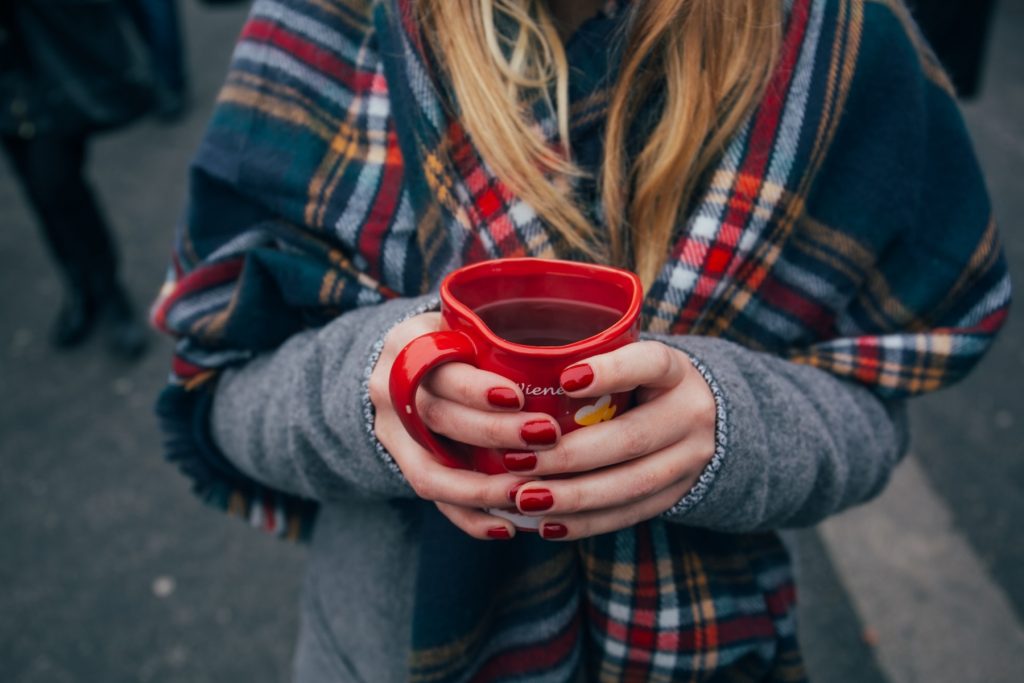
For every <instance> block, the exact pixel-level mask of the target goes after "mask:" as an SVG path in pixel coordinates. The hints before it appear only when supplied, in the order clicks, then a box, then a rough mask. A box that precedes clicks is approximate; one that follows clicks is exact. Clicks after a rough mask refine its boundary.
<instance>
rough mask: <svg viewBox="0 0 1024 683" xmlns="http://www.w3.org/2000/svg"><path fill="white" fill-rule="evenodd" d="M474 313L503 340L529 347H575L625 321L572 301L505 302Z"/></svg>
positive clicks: (592, 305) (597, 306)
mask: <svg viewBox="0 0 1024 683" xmlns="http://www.w3.org/2000/svg"><path fill="white" fill-rule="evenodd" d="M474 312H475V313H476V314H477V315H478V316H480V319H481V320H483V321H484V324H485V325H487V327H489V328H490V329H491V331H492V332H494V333H495V334H496V335H498V336H499V337H501V338H502V339H505V340H507V341H510V342H512V343H513V344H524V345H526V346H564V345H566V344H573V343H575V342H578V341H581V340H583V339H587V338H589V337H593V336H594V335H595V334H598V333H599V332H603V331H604V330H606V329H608V328H609V327H611V326H612V325H614V324H615V322H616V321H617V320H618V319H619V318H621V317H622V312H621V311H619V310H616V309H614V308H609V307H607V306H602V305H600V304H595V303H590V302H586V301H574V300H572V299H503V300H501V301H494V302H491V303H488V304H484V305H483V306H480V307H479V308H477V309H476V310H475V311H474Z"/></svg>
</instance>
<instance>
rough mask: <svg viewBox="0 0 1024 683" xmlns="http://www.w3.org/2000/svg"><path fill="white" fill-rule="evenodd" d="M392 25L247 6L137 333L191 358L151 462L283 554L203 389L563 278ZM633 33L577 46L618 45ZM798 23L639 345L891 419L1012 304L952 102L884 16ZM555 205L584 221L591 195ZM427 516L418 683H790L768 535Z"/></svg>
mask: <svg viewBox="0 0 1024 683" xmlns="http://www.w3.org/2000/svg"><path fill="white" fill-rule="evenodd" d="M410 2H411V0H387V1H381V2H371V0H259V1H258V2H256V3H255V5H254V7H253V10H252V15H251V17H250V20H249V21H248V23H247V24H246V26H245V28H244V29H243V31H242V34H241V37H240V39H239V43H238V46H237V48H236V51H235V55H234V58H233V61H232V67H231V71H230V73H229V75H228V79H227V82H226V84H225V86H224V89H223V90H222V93H221V96H220V99H219V102H218V107H217V110H216V111H215V113H214V116H213V118H212V120H211V122H210V126H209V130H208V133H207V135H206V137H205V138H204V141H203V144H202V146H201V148H200V150H199V153H198V154H197V157H196V160H195V163H194V165H193V168H192V177H191V193H190V210H189V212H188V215H187V217H186V220H185V221H184V223H183V225H182V226H181V228H180V230H179V234H178V239H177V242H176V247H175V250H174V253H173V255H172V265H171V268H170V270H169V273H168V278H167V283H166V284H165V286H164V288H163V289H162V291H161V295H160V297H159V299H158V301H157V303H156V304H155V305H154V310H153V320H154V323H155V324H156V325H157V326H158V327H160V328H161V329H163V330H165V331H167V332H168V333H170V334H173V335H174V336H176V337H177V338H178V340H179V341H178V344H177V347H176V354H175V359H174V361H173V364H172V372H171V377H170V381H169V383H168V387H167V389H166V390H165V391H164V392H163V394H162V396H161V399H160V401H159V404H158V411H159V413H160V414H161V417H162V419H163V424H164V429H165V431H166V433H167V435H168V441H169V443H168V456H169V458H170V459H171V460H173V461H176V462H177V463H178V464H179V466H180V467H181V468H182V469H183V470H184V471H185V473H186V474H187V475H188V476H190V477H191V478H192V479H193V480H194V481H195V486H196V489H197V492H198V493H199V494H200V495H201V496H202V497H204V498H205V499H206V500H207V501H208V502H211V503H213V504H215V505H217V506H218V507H221V508H222V509H225V510H228V511H232V512H235V513H238V514H242V515H244V516H246V517H248V518H249V519H250V521H251V522H252V523H253V524H255V525H258V526H261V527H263V528H265V529H267V530H268V531H271V532H273V533H277V534H280V535H287V536H292V537H297V536H302V535H304V534H305V533H308V530H309V525H310V524H311V523H312V520H313V517H314V515H315V510H316V503H315V502H312V501H305V500H300V499H296V498H293V497H290V496H285V495H283V494H280V493H278V492H275V491H273V490H271V489H268V488H267V487H265V486H263V485H261V484H259V483H257V482H253V481H252V480H249V479H248V478H246V477H245V476H243V475H242V474H241V473H239V472H238V471H237V470H236V469H235V468H234V467H233V466H232V465H231V464H230V463H229V462H228V461H227V460H226V458H224V456H223V455H222V454H220V453H219V452H218V451H217V449H216V447H215V446H214V445H213V443H212V440H211V439H210V438H209V435H208V433H207V428H206V426H205V425H206V420H205V416H206V411H208V408H209V401H210V397H211V395H212V392H211V390H210V389H211V387H212V386H213V385H214V382H215V381H216V376H217V371H218V370H219V369H220V368H223V367H226V366H228V365H231V364H237V363H241V362H244V361H246V360H247V359H249V358H251V357H252V355H253V354H255V353H259V352H261V351H266V350H270V349H273V348H275V347H276V346H277V345H279V344H280V343H281V342H282V341H284V340H285V339H287V338H288V337H289V336H291V335H292V334H294V333H295V332H297V331H299V330H301V329H304V328H307V327H314V326H318V325H322V324H324V323H325V322H327V321H329V320H330V319H331V318H333V317H335V316H337V315H339V314H341V313H343V312H344V311H347V310H351V309H353V308H355V307H359V306H367V305H375V304H378V303H380V302H382V301H384V300H386V299H388V298H391V297H394V296H411V295H415V294H419V293H423V292H427V291H429V290H431V289H432V288H433V287H435V286H436V285H437V284H438V283H439V281H440V279H441V278H442V277H443V276H444V274H446V273H447V272H450V271H451V270H452V269H454V268H456V267H458V266H459V265H462V264H464V263H468V262H472V261H477V260H481V259H488V258H499V257H506V256H521V255H532V256H554V255H556V254H557V255H559V256H562V257H566V256H570V257H571V256H573V255H572V254H567V253H565V252H564V247H563V246H562V245H560V244H558V243H557V240H555V239H554V238H553V236H552V235H551V234H550V233H549V232H548V231H547V230H546V229H545V227H544V225H543V223H542V222H541V221H540V220H539V219H538V217H537V215H536V213H535V212H534V211H533V210H532V209H531V208H530V207H529V206H527V205H526V204H525V203H523V202H522V201H521V200H519V199H517V198H516V197H515V196H514V194H513V193H512V192H511V191H510V190H509V188H508V187H507V186H506V185H505V184H504V183H502V182H501V181H500V180H499V179H497V178H495V177H494V175H493V173H491V172H490V171H489V169H487V167H486V166H485V164H483V162H482V160H481V159H480V157H479V154H478V153H477V152H476V150H475V149H474V147H473V145H472V143H471V141H470V140H469V139H468V137H467V135H466V133H465V131H464V130H463V129H462V128H461V126H460V125H459V123H458V121H457V120H455V119H453V118H452V117H451V116H450V115H449V112H451V111H452V110H453V107H454V105H453V103H451V102H450V101H448V99H447V98H448V94H447V93H446V92H445V86H444V84H443V83H440V82H438V79H437V78H436V76H435V75H434V70H433V69H432V65H431V58H430V56H429V54H427V53H426V52H425V50H424V48H423V45H422V43H421V40H420V38H419V34H418V32H417V31H416V29H415V26H413V22H412V19H411V16H412V15H411V12H410ZM625 5H626V3H625V1H624V0H622V1H621V2H610V3H609V6H608V8H607V10H606V14H605V16H604V17H603V18H600V19H598V20H596V21H594V22H591V23H590V24H588V25H587V26H586V27H584V28H585V29H586V30H588V31H592V32H594V33H595V34H596V35H598V38H600V37H601V35H602V34H601V32H602V31H603V32H604V33H603V37H604V38H608V37H609V36H610V35H611V32H612V31H614V30H616V28H617V27H618V26H619V25H620V22H621V21H622V20H623V19H622V17H623V16H628V14H627V12H626V11H625V10H624V7H625ZM786 7H787V12H788V16H787V23H786V27H785V38H784V44H783V52H782V54H781V58H780V64H779V68H778V69H777V71H776V73H775V75H774V77H773V79H772V82H771V85H770V87H769V88H768V91H767V93H766V95H765V97H764V98H763V101H762V102H761V104H760V105H759V106H758V108H757V109H756V110H755V111H754V112H753V113H752V114H751V116H750V117H749V119H748V121H747V122H746V124H745V125H744V126H743V127H742V129H741V130H740V131H739V133H738V134H737V135H736V136H735V137H734V139H733V140H732V142H731V144H730V145H729V146H728V148H727V150H726V151H725V153H724V154H723V155H722V158H721V160H720V162H719V163H718V166H717V168H716V169H714V171H713V172H712V173H711V174H709V180H708V183H707V187H706V188H705V189H704V191H703V194H702V195H701V196H699V197H698V199H697V201H696V202H695V204H694V205H693V209H692V211H691V213H690V215H689V217H688V218H687V220H686V221H684V222H683V224H682V225H681V226H680V228H679V232H678V235H677V240H676V242H675V244H674V246H673V248H672V250H671V252H670V253H669V254H668V255H667V258H666V262H665V265H664V267H663V269H662V271H661V272H660V274H659V276H658V278H657V280H656V282H655V283H654V284H653V286H652V287H651V288H650V290H649V292H648V294H647V297H646V300H645V305H644V310H643V322H644V325H645V327H646V328H647V329H648V330H650V331H654V332H671V333H675V334H701V335H710V336H721V337H723V338H727V339H730V340H732V341H736V342H738V343H740V344H742V345H744V346H746V347H748V348H751V349H755V350H762V351H766V352H770V353H776V354H780V355H784V356H786V357H788V358H790V359H791V360H793V361H794V362H801V363H806V364H810V365H813V366H816V367H819V368H821V369H823V370H826V371H828V372H831V373H834V374H836V375H838V376H841V377H845V378H849V379H851V380H853V381H857V382H860V383H863V384H865V385H867V386H869V387H870V388H871V389H872V390H874V391H875V392H877V393H878V394H879V395H880V396H882V397H884V398H886V399H889V400H899V399H901V398H903V397H906V396H909V395H913V394H918V393H922V392H925V391H931V390H934V389H937V388H940V387H942V386H947V385H948V384H950V383H952V382H954V381H956V380H957V379H959V378H960V377H962V376H963V375H964V374H965V373H966V372H967V371H968V370H969V369H970V368H971V367H972V366H973V364H974V363H975V362H977V360H978V359H979V358H980V357H981V355H982V354H983V353H984V351H985V350H986V349H987V347H988V346H989V345H990V343H991V341H992V338H993V336H994V334H995V333H996V332H997V331H998V329H999V327H1000V326H1001V324H1002V323H1003V321H1004V320H1005V317H1006V311H1007V307H1008V302H1009V290H1010V287H1009V280H1008V277H1007V275H1006V267H1005V262H1004V260H1003V257H1002V251H1001V248H1000V246H999V242H998V233H997V231H996V228H995V225H994V222H993V221H992V219H991V212H990V209H989V206H988V202H987V197H986V193H985V189H984V183H983V180H982V178H981V174H980V171H978V169H977V167H976V164H975V162H974V159H973V154H972V151H971V149H970V145H969V142H968V140H967V136H966V132H965V131H964V130H963V124H962V121H961V120H960V117H959V114H958V112H957V110H956V105H955V102H954V101H953V100H952V97H951V91H950V89H949V87H948V81H947V80H946V79H945V76H944V75H943V74H942V72H941V69H939V68H938V67H937V66H936V62H935V61H934V58H933V57H932V56H931V55H930V54H929V53H928V51H927V49H926V48H924V47H923V42H922V41H921V39H920V36H918V35H917V34H916V29H915V28H914V26H913V23H912V21H910V20H909V18H908V16H907V15H906V11H905V9H904V8H903V6H902V4H901V3H899V2H897V1H895V0H884V1H883V0H791V1H788V2H787V3H786ZM582 30H583V29H581V31H582ZM604 44H607V45H608V46H609V50H608V52H607V54H601V55H595V54H593V50H592V49H590V48H589V47H588V46H587V45H585V44H582V43H579V42H576V43H575V44H574V43H573V42H570V44H569V45H568V46H567V52H568V56H569V60H570V63H571V64H572V67H573V74H574V77H573V78H574V80H573V84H572V86H571V97H572V102H573V106H572V110H571V115H572V121H571V131H572V135H573V137H574V139H573V141H572V143H573V144H572V148H573V150H574V154H576V155H577V156H578V157H579V162H580V164H581V166H583V167H584V168H588V169H590V170H596V169H597V168H599V166H600V159H601V145H602V141H601V139H602V135H601V132H602V130H601V129H602V125H603V119H604V114H605V109H606V106H607V99H608V98H607V88H608V83H609V82H610V80H611V78H612V74H613V73H614V68H615V63H616V59H617V54H616V52H615V50H616V49H617V48H616V43H615V41H613V40H607V41H606V42H605V43H604ZM541 100H542V98H538V101H537V102H535V103H534V107H533V109H534V112H535V115H536V116H537V118H538V126H539V130H541V131H542V132H543V133H544V134H546V135H548V136H549V137H552V136H554V135H556V132H555V131H556V127H555V126H554V125H553V118H552V114H551V112H550V111H545V109H544V105H543V102H542V101H541ZM551 141H552V144H557V140H555V139H553V137H552V140H551ZM949 168H955V169H957V173H956V175H955V177H951V176H950V175H949V174H948V169H949ZM571 190H572V191H574V192H575V193H576V195H577V196H578V197H579V198H580V200H581V202H583V203H584V204H585V205H586V204H589V205H590V206H592V207H593V211H592V215H593V216H594V217H595V219H596V220H599V217H600V206H599V202H598V196H597V192H596V185H595V184H594V183H593V182H592V181H589V180H588V179H583V180H581V181H580V182H578V183H577V184H576V185H575V186H574V187H572V188H571ZM420 507H421V509H420V510H419V513H418V517H419V518H420V519H421V521H422V525H421V530H420V535H421V538H422V547H421V558H420V559H421V565H420V568H419V575H418V580H419V588H418V590H417V593H416V596H417V598H416V599H417V603H416V611H415V615H414V623H413V636H412V642H413V652H412V656H411V659H410V676H411V678H412V679H413V680H416V681H438V682H440V681H470V680H471V681H492V680H505V679H513V678H514V679H515V680H520V681H548V680H553V681H570V680H579V679H587V680H602V681H617V680H637V681H640V680H653V681H656V680H673V681H675V680H707V679H708V678H709V677H711V676H715V680H729V681H746V680H750V681H754V680H770V681H800V680H803V672H802V665H801V662H800V656H799V650H798V648H797V644H796V640H795V625H794V601H795V595H794V589H793V584H792V577H791V575H790V572H789V568H788V562H787V560H786V557H785V552H784V550H783V549H782V547H781V546H780V545H779V543H778V540H777V538H776V537H775V536H774V535H771V534H765V535H738V536H726V535H721V534H715V533H712V532H708V531H701V530H695V529H687V528H685V527H681V526H678V525H670V524H666V523H664V522H661V521H658V520H654V521H651V522H648V523H645V524H641V525H638V526H636V527H633V528H631V529H627V530H623V531H621V532H618V533H615V534H610V535H607V536H602V537H597V538H594V539H588V540H587V541H583V542H580V543H576V544H571V545H557V544H550V543H545V542H541V541H540V540H539V539H536V538H519V539H516V540H515V541H514V542H513V543H511V544H506V545H504V546H503V547H502V548H495V547H494V546H493V545H483V544H478V543H475V542H473V541H472V540H471V539H467V538H465V537H462V536H461V534H460V533H459V532H457V531H455V530H453V528H452V527H451V526H450V525H449V524H448V523H447V522H446V521H445V520H444V519H443V518H440V516H439V515H438V513H436V511H434V510H433V508H432V506H430V505H421V506H420ZM453 557H458V558H459V561H458V562H457V563H453V562H452V561H451V558H453ZM460 574H461V575H462V576H461V578H458V577H459V576H460ZM481 577H487V581H486V582H483V581H482V580H481ZM456 579H458V580H456ZM494 585H501V586H503V587H504V588H503V590H502V591H500V592H498V593H497V594H495V591H494V590H493V586H494ZM453 606H457V607H458V609H452V607H453Z"/></svg>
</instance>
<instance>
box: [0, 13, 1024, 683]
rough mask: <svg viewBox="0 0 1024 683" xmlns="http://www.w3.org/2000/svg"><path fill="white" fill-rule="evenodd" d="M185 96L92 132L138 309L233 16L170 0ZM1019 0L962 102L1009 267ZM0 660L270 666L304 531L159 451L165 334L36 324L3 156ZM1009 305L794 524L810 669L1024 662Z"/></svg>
mask: <svg viewBox="0 0 1024 683" xmlns="http://www.w3.org/2000/svg"><path fill="white" fill-rule="evenodd" d="M183 8H184V9H185V18H186V29H187V31H186V35H187V39H188V46H189V57H190V68H191V74H192V77H193V99H194V103H195V104H194V107H193V109H192V111H191V113H190V114H189V116H188V117H187V118H186V119H185V120H183V121H181V122H180V123H178V124H176V125H173V126H162V125H159V124H157V123H155V122H153V123H149V122H147V123H144V124H142V125H139V126H137V127H134V128H132V129H130V130H127V131H124V132H120V133H117V134H116V135H112V136H110V137H107V138H104V139H102V140H101V141H100V142H99V143H98V144H96V145H95V146H94V147H93V150H92V161H91V169H90V170H91V177H92V179H93V180H94V183H95V185H96V187H97V190H98V192H99V194H100V195H101V197H102V198H103V199H104V201H105V204H106V207H107V212H108V214H109V217H110V219H111V222H112V223H113V225H115V226H116V230H117V232H118V238H119V241H120V245H121V250H122V255H123V261H124V275H125V279H126V281H127V283H128V285H129V287H130V289H131V290H132V292H133V293H134V296H135V298H136V301H137V302H138V304H139V306H140V307H143V306H145V305H146V304H147V303H148V302H149V301H150V300H151V299H152V297H153V296H154V294H155V292H156V291H157V289H158V287H159V285H160V282H161V280H162V277H163V271H164V267H165V264H166V257H167V253H168V249H169V245H170V242H171V239H172V234H173V228H174V225H175V223H176V221H177V219H178V217H179V215H180V213H181V210H182V206H183V204H184V195H185V183H186V179H187V175H186V169H187V164H188V161H189V158H190V156H191V154H192V153H193V151H194V150H195V148H196V145H197V143H198V140H199V138H200V136H201V135H202V131H203V127H204V125H205V121H206V119H207V117H208V115H209V109H210V103H211V102H212V100H213V98H214V96H215V94H216V91H217V88H218V87H219V85H220V82H221V80H222V79H223V75H224V71H225V67H226V64H227V59H228V56H229V54H230V50H231V47H232V44H233V42H234V37H235V35H236V34H237V31H238V29H239V27H240V25H241V21H242V19H243V17H244V10H242V9H239V8H237V7H230V8H219V9H213V8H209V7H206V6H203V5H200V4H198V3H194V2H186V3H184V4H183ZM1022 38H1024V0H1004V1H1003V2H1002V3H1000V5H999V9H998V16H997V18H996V22H995V25H994V32H993V36H992V43H991V45H990V49H991V52H990V66H989V70H988V73H987V79H986V81H987V82H986V87H985V90H984V92H983V95H982V97H981V98H980V99H979V100H978V101H977V102H976V103H972V104H969V105H967V106H965V110H964V113H965V118H966V120H967V123H968V125H969V127H970V130H971V133H972V136H973V138H974V140H975V144H976V147H977V150H978V154H979V156H980V158H981V160H982V163H983V166H984V167H985V169H986V173H987V176H988V181H989V187H990V190H991V192H992V195H993V199H994V203H995V208H996V213H997V217H998V218H999V219H1000V223H1001V225H1002V229H1003V236H1004V240H1005V243H1006V249H1007V254H1008V257H1009V260H1010V263H1011V270H1012V271H1013V273H1014V274H1015V275H1016V276H1017V277H1016V281H1017V282H1024V227H1022V226H1021V224H1020V220H1019V217H1020V216H1022V215H1024V192H1022V190H1024V186H1022V181H1024V116H1022V113H1024V50H1022V49H1021V42H1022ZM0 221H2V224H3V227H4V229H3V231H2V232H0V291H2V292H3V295H2V296H0V396H2V397H3V399H2V402H0V538H2V539H3V544H2V545H0V586H3V589H2V590H0V681H4V682H6V681H10V682H12V683H30V682H31V683H36V682H38V683H62V682H65V681H69V682H70V681H76V682H77V681H84V682H93V681H102V682H107V681H111V682H117V681H159V682H172V681H189V682H194V683H203V682H206V681H211V682H212V681H217V682H223V681H242V680H245V681H253V682H270V681H283V680H286V678H287V672H288V667H289V658H290V654H291V649H292V644H293V642H294V638H295V633H296V629H297V619H296V609H297V603H298V595H299V587H300V581H301V578H300V577H301V573H302V570H303V565H304V559H305V558H304V552H303V550H302V549H301V548H300V547H297V546H294V545H289V544H287V543H284V542H280V541H277V540H275V539H272V538H269V537H265V536H263V535H261V534H259V533H256V532H253V531H250V530H248V529H246V528H245V527H244V526H243V525H241V524H240V523H239V522H238V521H236V520H233V519H228V518H226V517H223V516H222V515H219V514H216V513H213V512H210V511H209V510H207V509H206V508H204V507H202V506H201V505H199V504H198V503H197V502H196V501H195V500H194V499H193V497H192V496H191V494H190V493H189V492H188V490H187V483H186V481H185V480H184V479H183V478H182V477H180V476H179V475H178V474H177V473H176V472H175V471H174V470H173V468H171V467H169V466H167V465H166V464H164V463H163V462H162V460H161V458H160V446H159V435H158V433H157V429H156V425H155V423H154V420H153V418H152V414H151V405H152V401H153V398H154V396H155V395H156V393H157V391H158V390H159V388H160V386H161V385H162V383H163V380H164V375H165V373H166V368H167V359H168V357H169V354H170V344H169V342H168V341H167V340H165V339H161V338H157V337H156V336H155V335H154V336H153V337H152V339H151V341H152V348H151V352H150V353H149V355H148V356H147V357H145V358H144V359H143V360H142V361H140V362H138V363H136V364H131V365H129V364H122V363H118V362H116V361H113V360H111V359H109V358H108V357H107V356H106V354H104V353H103V349H102V348H101V346H100V344H99V342H94V343H89V344H87V345H86V346H85V347H83V348H81V349H79V350H76V351H74V352H72V353H67V354H60V355H58V354H54V353H53V352H52V351H50V350H49V349H48V348H47V346H46V344H45V337H46V333H47V330H48V327H49V324H50V320H51V316H52V315H53V312H54V310H55V309H56V307H57V305H58V303H59V300H60V288H59V283H58V281H57V279H56V277H55V275H54V272H53V268H52V266H51V264H50V262H49V260H48V258H47V254H46V253H45V251H44V248H43V246H42V244H41V241H40V240H39V237H38V232H37V227H36V225H35V224H34V222H33V220H32V218H31V216H30V214H29V213H28V210H27V207H26V206H25V204H24V202H23V200H22V197H21V195H20V192H19V188H18V187H17V186H16V185H15V182H14V179H13V177H12V176H11V173H10V172H9V170H8V169H7V168H6V166H4V165H3V164H2V163H0ZM1022 371H1024V322H1022V321H1021V319H1020V316H1011V318H1010V322H1009V324H1008V326H1007V328H1006V330H1005V331H1004V333H1003V335H1002V336H1001V338H1000V339H999V340H998V342H997V343H996V345H995V347H994V348H993V350H992V351H991V353H990V354H989V355H988V356H987V357H986V359H985V360H984V361H983V362H982V363H981V365H980V366H979V367H978V369H977V370H976V372H975V373H974V374H973V375H972V376H971V377H970V378H968V379H967V380H966V381H965V382H963V383H962V384H960V385H958V386H956V387H954V388H952V389H948V390H945V391H942V392H939V393H937V394H934V395H931V396H928V397H925V398H922V399H919V400H917V401H915V402H914V403H913V405H912V410H911V412H912V424H913V445H912V454H911V455H910V456H908V459H907V461H906V462H905V463H904V464H903V465H901V467H900V468H899V469H898V470H897V472H896V474H895V475H894V477H893V481H892V483H891V484H890V486H889V487H888V488H887V490H886V492H885V493H884V494H883V495H882V496H881V497H880V498H879V499H878V500H876V501H873V502H872V503H871V504H869V505H866V506H863V507H860V508H857V509H855V510H852V511H850V512H847V513H844V514H842V515H839V516H837V517H835V518H833V519H830V520H828V521H827V522H826V523H824V524H822V525H820V526H819V527H817V528H816V529H810V530H803V531H800V532H798V533H797V534H796V535H795V540H796V544H797V547H798V549H799V553H798V555H799V572H800V589H801V600H802V611H801V625H800V637H801V640H802V641H803V645H804V649H805V654H806V656H807V659H808V665H809V668H810V670H811V673H812V679H813V680H814V681H817V682H824V683H875V682H879V683H916V682H919V681H927V682H929V683H1003V682H1004V681H1006V682H1010V681H1014V682H1017V681H1021V680H1024V628H1022V623H1024V622H1022V615H1024V571H1022V569H1021V567H1022V566H1024V535H1022V533H1021V527H1020V524H1019V523H1018V520H1021V519H1024V495H1022V493H1024V458H1022V457H1021V456H1024V445H1022V444H1024V392H1022V390H1021V379H1022V375H1024V372H1022Z"/></svg>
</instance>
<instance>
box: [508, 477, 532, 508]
mask: <svg viewBox="0 0 1024 683" xmlns="http://www.w3.org/2000/svg"><path fill="white" fill-rule="evenodd" d="M529 483H530V482H528V481H521V482H519V483H518V484H516V485H515V486H513V487H512V488H510V489H509V490H508V502H510V503H512V504H515V502H516V494H517V493H519V489H521V488H523V485H524V484H529Z"/></svg>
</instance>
